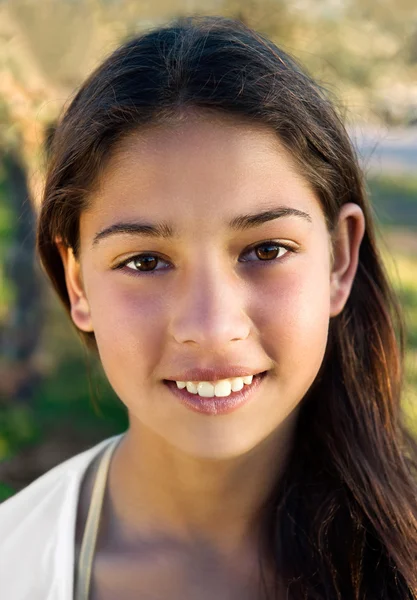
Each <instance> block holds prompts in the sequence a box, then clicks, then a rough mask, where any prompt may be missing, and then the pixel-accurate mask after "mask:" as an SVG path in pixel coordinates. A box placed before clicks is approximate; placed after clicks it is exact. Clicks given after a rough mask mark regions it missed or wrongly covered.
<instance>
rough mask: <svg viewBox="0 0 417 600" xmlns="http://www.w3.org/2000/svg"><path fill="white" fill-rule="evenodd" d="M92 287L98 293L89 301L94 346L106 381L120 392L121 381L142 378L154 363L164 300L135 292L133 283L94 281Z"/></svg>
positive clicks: (159, 343)
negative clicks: (106, 378)
mask: <svg viewBox="0 0 417 600" xmlns="http://www.w3.org/2000/svg"><path fill="white" fill-rule="evenodd" d="M96 289H98V290H101V293H100V295H96V294H94V292H91V293H90V295H89V300H90V305H91V315H92V320H93V327H94V331H95V336H96V340H97V346H98V349H99V354H100V358H101V361H102V363H103V367H104V370H105V372H106V374H107V376H108V378H109V380H110V383H111V384H112V385H113V387H114V388H115V390H116V392H117V393H119V394H120V393H121V390H120V389H119V388H120V385H122V386H124V385H125V383H124V382H123V380H125V382H126V385H128V381H129V380H130V381H131V382H132V383H133V382H134V381H136V382H137V381H140V380H141V379H142V380H143V378H147V377H148V376H149V375H150V374H151V373H152V368H153V366H156V365H158V362H159V359H160V356H161V353H162V350H163V344H164V337H163V335H164V321H163V318H162V317H163V315H164V314H166V310H167V309H166V300H165V299H164V297H163V296H162V295H161V294H155V293H151V292H148V293H146V291H145V292H144V291H143V290H141V292H140V293H138V292H137V291H136V292H135V291H134V290H135V286H134V283H133V284H132V287H131V288H130V287H129V286H128V288H126V286H123V287H122V286H120V287H117V286H116V285H115V283H114V281H113V282H112V283H111V284H109V285H105V284H103V282H101V283H98V282H97V286H96ZM129 373H130V377H129V378H127V377H126V375H128V374H129ZM121 375H123V377H121ZM122 397H123V394H122Z"/></svg>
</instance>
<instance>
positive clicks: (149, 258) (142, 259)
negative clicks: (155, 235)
mask: <svg viewBox="0 0 417 600" xmlns="http://www.w3.org/2000/svg"><path fill="white" fill-rule="evenodd" d="M160 263H165V264H168V263H166V261H165V260H163V259H162V258H160V257H159V256H156V255H155V254H138V255H137V256H132V257H131V258H129V259H128V260H125V261H123V262H122V263H121V264H120V265H118V266H117V267H116V268H117V269H126V270H128V271H132V272H133V273H153V272H157V271H161V270H165V269H164V268H163V265H162V268H159V269H157V268H156V267H157V266H158V265H159V264H160Z"/></svg>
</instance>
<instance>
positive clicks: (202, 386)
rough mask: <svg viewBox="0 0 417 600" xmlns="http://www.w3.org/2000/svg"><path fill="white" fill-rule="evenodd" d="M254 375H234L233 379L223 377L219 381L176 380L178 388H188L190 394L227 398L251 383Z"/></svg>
mask: <svg viewBox="0 0 417 600" xmlns="http://www.w3.org/2000/svg"><path fill="white" fill-rule="evenodd" d="M252 380H253V375H246V376H245V377H233V378H231V379H221V380H219V381H213V382H210V381H176V382H175V383H176V384H177V388H178V389H180V390H182V389H184V388H187V391H188V392H190V394H198V395H199V396H200V397H202V398H213V397H214V396H215V397H217V398H225V397H227V396H230V394H231V393H232V392H239V391H240V390H241V389H243V387H244V386H245V385H250V384H251V383H252Z"/></svg>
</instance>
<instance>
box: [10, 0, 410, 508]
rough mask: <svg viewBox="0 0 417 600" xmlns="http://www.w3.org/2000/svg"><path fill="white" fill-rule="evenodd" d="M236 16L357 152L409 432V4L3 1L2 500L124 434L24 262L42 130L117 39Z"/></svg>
mask: <svg viewBox="0 0 417 600" xmlns="http://www.w3.org/2000/svg"><path fill="white" fill-rule="evenodd" d="M187 14H212V15H216V14H217V15H224V16H230V17H235V18H239V19H241V20H242V21H244V22H245V23H247V24H248V25H250V26H252V27H254V28H255V29H258V30H259V31H260V32H262V33H264V34H266V35H267V36H269V37H270V38H271V39H273V40H274V41H275V42H277V43H278V45H280V46H282V47H283V48H284V49H285V50H287V51H289V52H290V53H292V54H293V55H294V56H296V57H297V58H298V59H299V60H300V61H301V62H302V63H303V64H304V65H305V66H306V67H307V69H308V70H309V71H310V72H311V73H312V74H313V75H314V76H315V77H316V78H317V79H318V80H319V81H320V82H321V83H322V85H323V86H325V87H326V88H327V89H328V90H329V93H330V94H331V96H332V98H333V100H334V101H335V102H336V104H337V106H338V109H339V111H340V112H341V114H342V115H343V117H344V119H345V120H346V123H347V125H348V128H349V131H350V133H351V136H352V139H353V141H354V143H355V145H356V147H357V149H358V152H359V155H360V158H361V162H362V164H363V167H364V169H365V171H366V174H367V181H368V188H369V193H370V195H371V199H372V202H373V205H374V208H375V214H376V216H377V219H378V221H379V224H380V232H381V236H382V238H381V241H382V242H383V249H384V256H385V259H386V262H387V266H388V269H389V272H390V274H391V277H392V279H393V282H394V284H395V287H396V288H397V290H398V292H399V294H400V297H401V300H402V305H403V308H404V311H405V316H406V322H407V333H408V336H407V361H406V370H407V372H406V389H405V395H404V408H405V412H406V415H407V419H408V420H409V422H410V424H411V425H412V427H414V428H415V430H416V432H417V415H415V412H416V408H415V407H416V406H417V3H416V0H379V1H378V2H375V0H211V1H210V0H206V1H205V2H200V1H197V0H195V1H194V0H183V1H180V0H153V1H146V2H145V1H137V0H9V1H5V0H3V1H2V0H0V501H1V500H3V499H5V498H7V497H8V496H10V495H12V494H14V493H15V492H16V491H19V490H20V489H22V488H23V487H25V486H26V485H27V484H28V483H30V482H31V481H33V480H34V479H35V478H36V477H38V476H39V475H41V474H42V473H44V472H45V471H47V470H48V469H50V468H52V467H53V466H54V465H56V464H57V463H59V462H62V461H63V460H65V459H66V458H68V457H69V456H72V455H73V454H76V453H78V452H81V451H82V450H84V449H86V448H88V447H90V446H91V445H93V444H95V443H97V442H98V441H100V440H102V439H104V438H105V437H108V436H110V435H113V434H115V433H119V432H121V431H122V430H124V429H125V428H126V426H127V419H126V414H125V410H124V409H123V407H122V405H121V403H120V402H119V401H118V400H117V399H116V398H115V397H114V394H113V392H112V391H111V389H109V386H108V384H107V383H106V381H105V379H104V377H103V375H102V373H101V370H100V367H99V365H98V364H97V363H96V362H95V361H94V359H93V358H92V357H88V355H87V354H86V352H85V351H84V350H83V347H82V346H81V343H80V342H79V340H78V338H77V335H76V334H75V332H74V330H73V329H72V328H71V326H70V324H69V321H68V319H67V316H66V315H65V314H64V311H63V309H62V308H61V306H60V305H59V304H58V301H57V300H56V299H55V297H54V295H53V294H52V293H51V291H50V289H49V287H48V285H47V283H46V280H45V277H44V276H43V274H42V273H41V271H40V268H39V266H38V264H37V262H36V259H35V257H34V222H35V218H36V210H37V206H38V205H39V198H40V193H41V189H42V181H43V173H44V163H45V149H46V140H47V138H48V132H49V131H50V130H51V127H52V126H53V123H54V121H55V120H56V119H57V117H58V116H59V114H60V111H61V110H62V108H63V107H64V106H65V104H66V103H67V102H68V100H69V99H70V97H71V95H72V94H73V93H74V91H75V90H76V89H77V86H78V85H79V84H80V83H81V81H82V80H83V78H84V77H85V76H86V75H87V74H88V73H89V72H91V70H92V69H93V68H94V67H95V66H96V65H97V64H98V63H99V62H100V61H101V60H102V59H103V57H104V56H106V55H107V54H109V53H110V52H111V51H112V50H113V49H114V48H115V47H116V46H117V45H118V44H119V43H120V42H122V41H123V40H125V39H126V38H127V37H129V36H131V35H132V34H134V33H136V32H137V33H139V32H141V31H144V30H146V29H148V28H150V27H153V26H155V25H159V24H163V23H165V22H166V21H168V20H170V19H171V18H174V17H176V16H179V15H187Z"/></svg>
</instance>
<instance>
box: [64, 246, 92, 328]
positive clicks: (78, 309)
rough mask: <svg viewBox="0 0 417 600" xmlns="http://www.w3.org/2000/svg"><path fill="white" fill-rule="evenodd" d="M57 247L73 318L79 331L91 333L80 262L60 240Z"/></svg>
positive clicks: (88, 308)
mask: <svg viewBox="0 0 417 600" xmlns="http://www.w3.org/2000/svg"><path fill="white" fill-rule="evenodd" d="M56 245H57V248H58V251H59V253H60V255H61V259H62V263H63V265H64V270H65V282H66V284H67V290H68V296H69V299H70V304H71V318H72V320H73V322H74V324H75V325H76V326H77V327H78V329H81V331H89V332H91V331H93V325H92V321H91V315H90V306H89V304H88V300H87V297H86V295H85V290H84V285H83V281H82V274H81V265H80V262H79V261H78V260H77V259H76V258H75V256H74V252H73V250H72V248H69V247H68V246H65V245H64V244H63V243H62V242H61V241H60V240H56Z"/></svg>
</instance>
